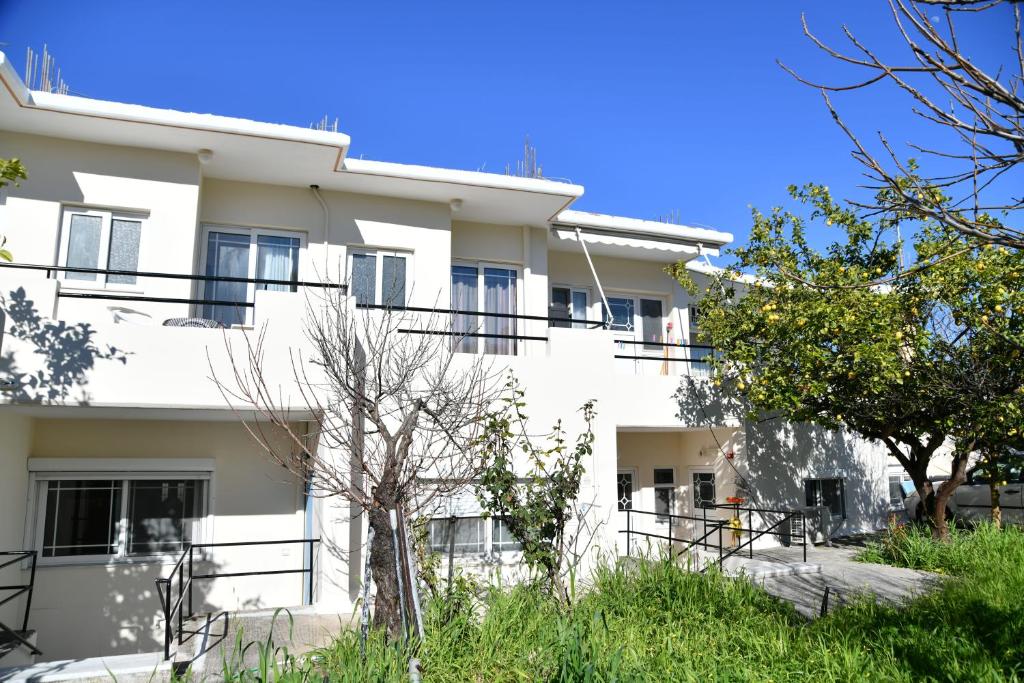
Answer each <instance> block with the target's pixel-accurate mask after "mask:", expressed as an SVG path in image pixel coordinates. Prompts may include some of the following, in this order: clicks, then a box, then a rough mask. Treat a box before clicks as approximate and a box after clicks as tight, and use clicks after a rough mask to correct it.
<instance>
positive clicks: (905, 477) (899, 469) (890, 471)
mask: <svg viewBox="0 0 1024 683" xmlns="http://www.w3.org/2000/svg"><path fill="white" fill-rule="evenodd" d="M885 474H886V477H885V498H886V501H887V502H888V505H889V509H890V510H901V509H903V499H902V497H901V498H900V500H897V501H893V499H892V496H891V495H890V491H889V487H890V486H892V482H891V481H889V480H890V479H891V478H892V477H899V478H900V489H901V492H902V489H903V484H905V483H906V482H908V481H913V479H911V477H910V474H909V473H908V472H907V471H906V470H905V469H903V466H902V465H889V467H888V468H886V473H885Z"/></svg>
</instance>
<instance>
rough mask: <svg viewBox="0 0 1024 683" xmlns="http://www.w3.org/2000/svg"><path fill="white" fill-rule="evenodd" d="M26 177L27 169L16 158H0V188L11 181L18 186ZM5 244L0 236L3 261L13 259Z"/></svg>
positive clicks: (5, 240)
mask: <svg viewBox="0 0 1024 683" xmlns="http://www.w3.org/2000/svg"><path fill="white" fill-rule="evenodd" d="M25 178H28V171H26V170H25V165H24V164H22V163H21V161H20V160H18V159H0V189H3V188H4V187H7V185H9V184H11V183H13V184H14V186H15V187H17V186H18V181H21V180H24V179H25ZM5 244H7V238H6V237H3V236H0V259H2V260H4V261H8V262H10V261H13V260H14V257H13V256H12V255H11V252H9V251H8V250H7V249H4V248H3V246H4V245H5Z"/></svg>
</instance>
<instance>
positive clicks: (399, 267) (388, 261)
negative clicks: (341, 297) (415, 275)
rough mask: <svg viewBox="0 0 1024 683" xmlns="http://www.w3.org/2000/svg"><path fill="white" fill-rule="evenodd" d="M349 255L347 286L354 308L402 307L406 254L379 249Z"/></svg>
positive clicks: (353, 252) (361, 250)
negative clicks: (354, 304)
mask: <svg viewBox="0 0 1024 683" xmlns="http://www.w3.org/2000/svg"><path fill="white" fill-rule="evenodd" d="M349 253H350V256H349V271H348V272H349V283H350V285H351V291H352V296H353V297H355V300H356V304H369V305H371V306H396V307H401V306H405V304H406V291H405V290H406V278H407V276H408V264H409V254H403V253H400V252H394V251H383V250H380V249H370V250H368V249H358V250H357V249H350V250H349Z"/></svg>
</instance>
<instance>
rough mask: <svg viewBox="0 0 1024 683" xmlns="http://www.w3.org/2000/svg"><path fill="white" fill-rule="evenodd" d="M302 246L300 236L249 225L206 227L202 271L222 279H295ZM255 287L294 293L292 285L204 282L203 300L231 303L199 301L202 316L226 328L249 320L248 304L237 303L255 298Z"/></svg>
mask: <svg viewBox="0 0 1024 683" xmlns="http://www.w3.org/2000/svg"><path fill="white" fill-rule="evenodd" d="M302 246H303V241H302V237H301V236H299V235H297V234H295V233H288V232H281V231H274V230H262V229H249V228H226V227H217V228H207V231H206V243H205V246H204V248H205V251H206V256H205V261H206V270H205V274H206V275H209V276H214V277H226V278H242V279H263V280H284V281H296V280H298V279H299V250H300V249H301V248H302ZM255 290H263V291H273V292H294V291H296V286H295V285H288V284H266V283H263V284H258V285H254V284H251V283H248V282H230V281H229V282H223V281H219V282H218V281H207V282H206V284H205V287H204V292H205V295H204V296H203V298H204V299H207V300H209V301H225V302H231V303H225V304H203V313H202V316H203V317H204V318H208V319H210V320H216V321H218V322H220V323H222V324H224V325H226V326H228V327H230V326H231V325H244V324H246V323H247V322H248V321H249V320H250V315H249V312H248V309H249V308H250V307H249V306H244V305H238V304H246V303H252V302H253V301H255V295H254V291H255Z"/></svg>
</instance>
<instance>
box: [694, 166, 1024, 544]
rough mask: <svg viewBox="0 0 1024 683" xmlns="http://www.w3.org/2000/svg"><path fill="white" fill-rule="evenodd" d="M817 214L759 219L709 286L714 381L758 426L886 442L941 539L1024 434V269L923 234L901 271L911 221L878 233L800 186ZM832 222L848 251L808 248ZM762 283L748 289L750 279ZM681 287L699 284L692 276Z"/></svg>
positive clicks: (878, 227)
mask: <svg viewBox="0 0 1024 683" xmlns="http://www.w3.org/2000/svg"><path fill="white" fill-rule="evenodd" d="M790 193H791V194H792V196H793V197H794V198H795V199H797V200H798V201H799V202H801V203H802V204H804V205H806V206H808V207H809V213H808V215H807V216H803V215H798V214H795V213H792V212H789V211H784V210H783V209H781V208H776V209H773V210H772V211H771V212H770V213H769V214H763V213H761V212H759V211H756V210H755V211H754V213H753V218H754V226H753V229H752V232H751V237H750V241H749V243H748V245H747V246H746V247H743V248H739V249H736V250H734V254H735V256H736V258H737V266H736V268H735V269H733V270H730V271H727V272H725V273H723V274H722V275H721V276H719V277H715V278H713V279H712V282H711V283H710V286H709V287H708V288H707V289H706V291H705V292H704V294H703V297H702V300H701V302H700V306H701V311H702V318H701V321H702V327H703V329H704V331H705V332H706V333H707V335H708V337H709V339H710V341H711V343H712V344H713V345H714V346H715V347H716V348H718V349H719V350H720V352H721V355H720V357H719V358H717V359H715V360H713V361H712V362H713V365H714V370H715V379H714V381H715V382H716V383H718V384H719V385H721V386H723V387H724V388H725V389H727V390H729V391H731V392H735V393H736V394H739V395H740V396H742V397H743V398H744V399H746V400H747V401H749V404H750V405H751V407H752V412H755V413H758V414H763V413H771V414H776V415H779V416H781V417H784V418H786V419H789V420H793V421H806V422H811V423H815V424H819V425H823V426H825V427H829V428H835V429H839V428H845V429H849V430H851V431H853V432H856V433H858V434H860V435H862V436H864V437H866V438H867V439H869V440H875V441H879V442H881V443H883V444H884V445H885V446H886V447H887V448H888V450H889V452H890V453H891V454H892V455H893V456H894V457H895V458H896V459H897V460H898V461H899V462H900V464H901V465H902V466H903V467H904V468H905V469H906V471H907V472H908V473H909V475H910V477H911V478H912V480H913V482H914V485H915V487H916V488H917V490H918V492H919V493H920V495H921V500H922V501H924V502H925V507H926V512H927V514H928V515H929V517H930V518H931V520H932V521H933V523H934V525H935V530H936V535H938V536H940V537H944V536H945V535H946V533H947V525H946V503H947V501H948V499H949V497H950V496H951V495H952V493H953V491H954V490H955V488H956V486H958V485H959V484H960V483H961V482H962V481H963V480H964V478H965V469H966V465H967V460H968V457H969V456H970V454H971V453H972V451H974V450H975V448H976V447H977V445H978V444H979V443H981V441H982V440H983V439H987V438H991V435H992V434H994V433H997V432H1005V433H1007V434H1009V433H1010V430H1013V429H1017V430H1020V429H1021V427H1020V420H1021V411H1020V403H1021V393H1020V390H1021V384H1022V377H1021V367H1020V366H1021V363H1019V356H1020V349H1021V342H1022V339H1024V336H1022V333H1024V330H1022V318H1021V311H1022V310H1024V309H1022V305H1024V294H1022V275H1024V257H1022V255H1021V253H1020V252H1019V251H1018V250H1007V249H1005V248H993V247H990V246H988V245H982V244H978V243H972V242H971V241H970V238H967V237H965V236H964V235H963V234H961V233H959V232H957V231H955V230H952V229H950V228H948V227H944V226H942V225H938V224H928V225H924V226H921V229H920V230H919V231H918V233H917V237H916V239H915V243H914V247H915V248H916V250H917V253H918V256H919V258H920V262H919V265H917V266H915V267H914V268H912V269H910V270H908V271H902V270H901V268H900V264H899V250H900V249H901V247H902V245H900V244H899V243H898V242H896V241H894V240H893V239H891V238H890V237H889V236H890V235H891V234H892V231H893V230H894V228H895V227H896V226H897V225H898V224H899V223H901V222H905V221H912V220H917V219H918V218H920V216H915V215H909V214H907V213H902V214H900V213H897V214H887V215H882V216H880V217H879V218H878V220H876V221H874V222H872V221H868V220H864V219H863V218H860V217H858V215H857V214H856V213H855V212H854V211H853V210H852V209H850V208H849V207H845V206H841V205H839V204H837V203H836V202H834V201H833V200H832V197H831V195H830V194H829V192H828V188H827V187H824V186H821V185H813V184H811V185H806V186H804V187H803V188H796V187H791V188H790ZM815 222H823V223H824V224H825V226H826V227H830V228H832V229H834V230H838V231H841V233H842V238H841V239H837V240H836V241H834V242H833V243H831V244H829V245H828V246H827V247H826V248H825V249H824V250H820V251H819V250H817V249H815V248H813V247H812V246H811V245H810V244H809V242H808V239H807V231H808V227H809V225H811V224H813V223H815ZM740 271H746V272H752V273H753V274H755V275H756V276H757V279H756V280H755V281H754V282H752V283H751V284H749V285H747V286H745V287H744V291H739V289H738V285H737V284H736V283H737V281H738V280H739V279H740V278H739V272H740ZM675 273H676V275H677V276H678V277H679V278H680V280H681V281H682V282H684V284H690V285H692V281H690V280H689V278H688V277H687V275H686V274H685V268H684V267H682V266H678V267H677V268H676V270H675ZM950 443H951V444H953V446H954V451H953V474H952V476H951V477H950V479H949V480H948V481H946V482H943V483H942V484H941V485H940V486H939V487H937V488H936V487H933V486H932V483H931V482H930V480H929V479H928V474H927V472H928V465H929V463H930V462H931V459H932V457H933V456H934V454H935V453H936V452H937V451H938V450H939V448H940V447H942V446H943V445H944V444H950Z"/></svg>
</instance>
